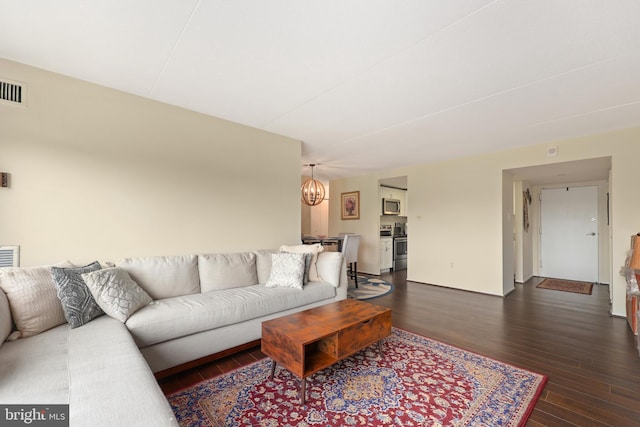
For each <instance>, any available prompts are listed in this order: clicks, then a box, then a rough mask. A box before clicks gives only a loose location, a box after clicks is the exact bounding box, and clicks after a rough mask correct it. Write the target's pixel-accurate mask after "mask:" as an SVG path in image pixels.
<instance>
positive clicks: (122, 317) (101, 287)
mask: <svg viewBox="0 0 640 427" xmlns="http://www.w3.org/2000/svg"><path fill="white" fill-rule="evenodd" d="M82 277H83V279H84V280H85V282H86V283H87V286H88V287H89V289H90V290H91V293H92V294H93V297H94V298H95V299H96V301H97V302H98V304H99V305H100V307H101V308H102V309H103V310H104V312H105V313H107V315H109V316H111V317H113V318H114V319H117V320H119V321H121V322H122V323H124V322H126V321H127V319H128V318H129V316H131V315H132V314H133V313H135V312H136V311H138V310H139V309H140V308H142V307H144V306H145V305H147V304H149V303H150V302H151V301H153V300H152V299H151V297H150V296H149V294H147V293H146V292H145V291H144V289H142V288H141V287H140V286H138V284H137V283H136V282H135V281H134V280H133V279H132V278H131V276H129V273H127V271H126V270H124V269H122V268H119V267H111V268H105V269H104V270H100V271H94V272H93V273H87V274H83V275H82Z"/></svg>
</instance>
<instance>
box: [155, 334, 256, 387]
mask: <svg viewBox="0 0 640 427" xmlns="http://www.w3.org/2000/svg"><path fill="white" fill-rule="evenodd" d="M260 341H261V340H259V339H257V340H254V341H250V342H248V343H246V344H240V345H239V346H236V347H233V348H229V349H227V350H223V351H220V352H218V353H214V354H210V355H208V356H204V357H201V358H199V359H196V360H192V361H190V362H186V363H183V364H181V365H177V366H173V367H171V368H167V369H164V370H162V371H158V372H155V373H154V374H153V375H154V376H155V377H156V380H160V379H162V378H166V377H169V376H171V375H175V374H179V373H181V372H184V371H187V370H189V369H193V368H196V367H198V366H201V365H204V364H206V363H209V362H214V361H216V360H220V359H222V358H224V357H227V356H231V355H233V354H236V353H240V352H241V351H245V350H249V349H251V348H253V347H257V346H259V345H260Z"/></svg>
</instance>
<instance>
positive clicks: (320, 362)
mask: <svg viewBox="0 0 640 427" xmlns="http://www.w3.org/2000/svg"><path fill="white" fill-rule="evenodd" d="M390 334H391V309H389V308H385V307H379V306H376V305H373V304H369V303H366V302H362V301H357V300H353V299H345V300H342V301H338V302H334V303H330V304H326V305H323V306H320V307H316V308H312V309H309V310H305V311H301V312H298V313H294V314H290V315H288V316H283V317H280V318H277V319H273V320H268V321H266V322H262V352H263V353H264V354H266V355H267V356H269V357H270V358H271V359H272V360H273V364H272V366H271V378H273V375H274V373H275V369H276V364H277V363H279V364H280V365H282V366H284V367H285V368H287V369H288V370H289V371H290V372H291V373H293V374H294V375H296V376H298V377H299V378H300V379H301V386H300V401H301V403H302V404H304V402H305V398H306V378H307V377H308V376H309V375H312V374H314V373H316V372H318V371H320V370H321V369H324V368H326V367H328V366H331V365H333V364H334V363H336V362H338V361H339V360H342V359H344V358H346V357H348V356H350V355H352V354H354V353H356V352H358V351H360V350H362V349H363V348H365V347H368V346H369V345H371V344H373V343H375V342H378V347H379V351H381V352H382V346H381V345H380V344H381V343H380V340H381V339H382V338H385V337H387V336H389V335H390Z"/></svg>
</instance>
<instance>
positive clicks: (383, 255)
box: [380, 237, 393, 271]
mask: <svg viewBox="0 0 640 427" xmlns="http://www.w3.org/2000/svg"><path fill="white" fill-rule="evenodd" d="M392 268H393V238H392V237H381V238H380V270H381V271H382V270H391V269H392Z"/></svg>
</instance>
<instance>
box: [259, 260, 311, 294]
mask: <svg viewBox="0 0 640 427" xmlns="http://www.w3.org/2000/svg"><path fill="white" fill-rule="evenodd" d="M304 258H305V254H303V253H297V254H294V253H287V252H281V253H279V254H272V255H271V275H270V276H269V280H267V283H265V287H267V288H279V287H280V288H296V289H302V282H303V277H304Z"/></svg>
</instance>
